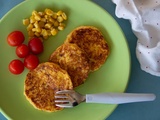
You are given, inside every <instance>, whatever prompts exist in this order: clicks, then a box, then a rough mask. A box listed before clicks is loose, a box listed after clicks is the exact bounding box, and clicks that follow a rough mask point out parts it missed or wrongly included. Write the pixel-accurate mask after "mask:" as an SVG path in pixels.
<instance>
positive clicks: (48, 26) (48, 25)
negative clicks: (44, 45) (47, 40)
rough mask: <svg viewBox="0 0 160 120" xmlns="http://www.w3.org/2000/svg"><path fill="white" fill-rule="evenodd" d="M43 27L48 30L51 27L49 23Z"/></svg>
mask: <svg viewBox="0 0 160 120" xmlns="http://www.w3.org/2000/svg"><path fill="white" fill-rule="evenodd" d="M44 27H45V28H48V29H49V28H51V27H52V24H50V23H46V24H45V26H44Z"/></svg>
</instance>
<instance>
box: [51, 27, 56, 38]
mask: <svg viewBox="0 0 160 120" xmlns="http://www.w3.org/2000/svg"><path fill="white" fill-rule="evenodd" d="M57 33H58V30H57V29H55V28H53V29H52V30H51V34H52V35H53V36H54V35H56V34H57Z"/></svg>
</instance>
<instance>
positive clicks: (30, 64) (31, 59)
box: [24, 54, 39, 70]
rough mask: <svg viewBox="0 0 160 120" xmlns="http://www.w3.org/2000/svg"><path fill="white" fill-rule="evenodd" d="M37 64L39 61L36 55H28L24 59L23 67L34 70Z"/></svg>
mask: <svg viewBox="0 0 160 120" xmlns="http://www.w3.org/2000/svg"><path fill="white" fill-rule="evenodd" d="M38 64H39V59H38V57H37V56H36V55H33V54H30V55H28V56H27V57H26V58H25V59H24V66H25V67H26V68H28V69H30V70H32V69H34V68H36V67H37V66H38Z"/></svg>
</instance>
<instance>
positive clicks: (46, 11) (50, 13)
mask: <svg viewBox="0 0 160 120" xmlns="http://www.w3.org/2000/svg"><path fill="white" fill-rule="evenodd" d="M44 12H45V13H46V14H47V15H49V16H52V15H53V14H54V12H53V11H52V10H51V9H48V8H46V9H45V10H44Z"/></svg>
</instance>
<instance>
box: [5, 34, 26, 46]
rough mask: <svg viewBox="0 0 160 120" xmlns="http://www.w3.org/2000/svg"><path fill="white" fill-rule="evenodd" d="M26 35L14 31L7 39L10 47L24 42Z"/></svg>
mask: <svg viewBox="0 0 160 120" xmlns="http://www.w3.org/2000/svg"><path fill="white" fill-rule="evenodd" d="M24 39H25V38H24V35H23V33H22V32H21V31H13V32H11V33H10V34H9V35H8V37H7V42H8V44H9V45H10V46H18V45H20V44H22V43H23V42H24Z"/></svg>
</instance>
